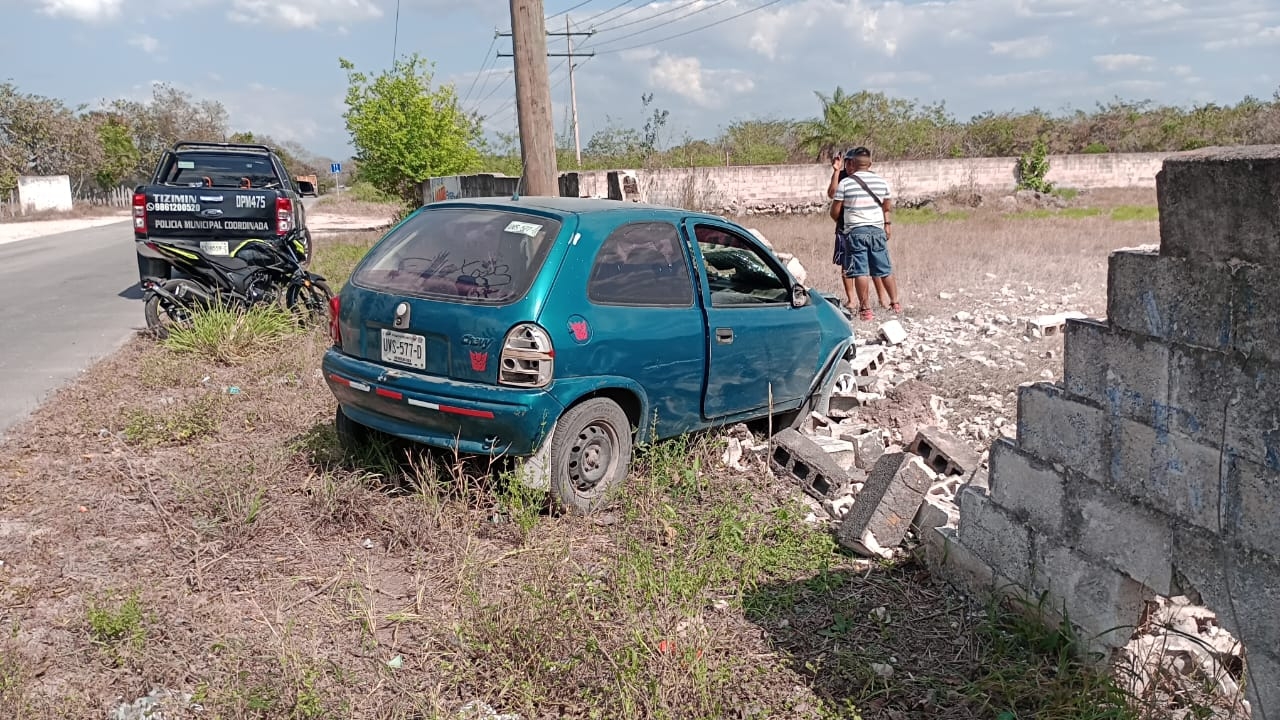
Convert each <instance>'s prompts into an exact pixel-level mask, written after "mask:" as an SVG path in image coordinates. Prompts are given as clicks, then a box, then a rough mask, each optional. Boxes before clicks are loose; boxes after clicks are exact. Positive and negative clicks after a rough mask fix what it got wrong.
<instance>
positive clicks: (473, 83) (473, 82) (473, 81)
mask: <svg viewBox="0 0 1280 720" xmlns="http://www.w3.org/2000/svg"><path fill="white" fill-rule="evenodd" d="M496 44H498V34H497V33H494V34H493V40H490V41H489V49H488V50H485V51H484V62H482V63H480V71H479V72H477V73H476V74H475V76H474V77H472V78H471V86H470V87H468V88H467V94H466V95H464V96H463V97H462V102H464V103H465V102H466V101H467V99H468V98H470V97H471V91H472V90H474V89H475V87H476V81H477V80H479V79H480V76H481V75H483V74H484V70H485V67H486V66H487V65H488V64H489V60H490V53H492V52H493V46H494V45H496ZM492 59H493V60H497V59H498V56H497V55H496V54H494V55H493V56H492ZM480 92H484V91H483V90H481V91H480Z"/></svg>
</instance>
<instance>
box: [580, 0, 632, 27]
mask: <svg viewBox="0 0 1280 720" xmlns="http://www.w3.org/2000/svg"><path fill="white" fill-rule="evenodd" d="M635 1H636V0H622V2H620V3H618V4H617V5H614V6H613V7H611V8H609V9H608V10H605V11H604V12H598V13H596V14H595V15H592V16H591V17H589V18H587V19H586V20H582V21H580V22H576V23H574V24H575V25H586V24H587V23H589V22H592V21H593V20H595V19H596V18H598V17H600V16H601V15H608V14H609V13H611V12H613V11H614V10H617V9H619V8H621V7H622V6H624V5H630V4H631V3H633V2H635ZM642 7H644V4H641V5H637V6H635V7H633V8H631V9H630V10H628V11H627V12H624V13H622V15H619V16H617V17H614V18H610V22H612V21H613V20H617V19H618V18H620V17H622V16H623V15H627V14H628V13H633V12H635V11H637V10H639V9H640V8H642Z"/></svg>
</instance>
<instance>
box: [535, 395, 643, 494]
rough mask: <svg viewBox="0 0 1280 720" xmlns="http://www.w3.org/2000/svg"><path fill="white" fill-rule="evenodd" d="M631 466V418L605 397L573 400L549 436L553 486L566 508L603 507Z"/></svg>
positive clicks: (553, 490) (554, 491) (552, 489)
mask: <svg viewBox="0 0 1280 720" xmlns="http://www.w3.org/2000/svg"><path fill="white" fill-rule="evenodd" d="M630 467H631V421H630V420H629V419H628V418H627V414H626V413H625V412H623V410H622V408H620V407H618V404H617V403H615V402H614V401H612V400H609V399H608V398H592V399H590V400H587V401H586V402H584V403H582V404H580V405H575V406H574V407H572V408H570V409H569V411H568V412H566V413H565V414H564V416H563V417H561V418H560V421H559V422H558V423H556V429H555V434H554V435H553V436H552V439H551V491H552V493H553V494H554V495H555V498H556V501H557V502H558V503H559V504H560V506H561V507H563V508H564V509H566V510H568V511H570V512H574V513H578V514H582V515H586V514H589V513H592V512H595V511H596V510H598V509H600V508H601V507H603V506H604V505H605V504H606V503H608V502H609V500H610V499H612V497H613V494H614V493H615V492H616V491H617V489H618V488H619V487H620V486H621V485H622V481H623V480H624V479H626V477H627V472H628V471H629V470H630Z"/></svg>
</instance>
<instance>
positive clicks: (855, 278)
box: [831, 147, 902, 321]
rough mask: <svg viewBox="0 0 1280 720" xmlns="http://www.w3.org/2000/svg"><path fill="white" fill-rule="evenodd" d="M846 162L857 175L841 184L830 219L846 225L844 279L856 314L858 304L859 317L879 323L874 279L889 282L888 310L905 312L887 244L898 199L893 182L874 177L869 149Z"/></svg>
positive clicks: (842, 253)
mask: <svg viewBox="0 0 1280 720" xmlns="http://www.w3.org/2000/svg"><path fill="white" fill-rule="evenodd" d="M845 157H846V158H852V160H853V168H854V171H853V173H852V174H851V175H850V176H849V177H846V178H845V179H844V180H841V181H840V185H839V187H837V188H836V192H835V195H834V196H833V197H832V200H831V219H832V220H840V219H843V220H844V234H843V235H841V236H840V252H839V255H840V256H841V260H842V263H841V265H842V269H843V271H844V272H843V274H844V278H843V280H844V292H845V296H846V297H847V298H848V303H849V306H850V309H852V305H853V298H854V296H855V294H856V296H857V298H858V317H859V318H861V319H862V320H866V321H870V320H874V319H875V313H874V312H873V311H872V310H871V302H870V300H871V298H870V295H871V278H872V277H878V278H883V279H884V286H885V289H886V290H887V291H888V292H889V307H890V308H891V309H892V310H893V311H894V312H895V313H900V312H902V304H901V303H899V302H898V282H897V280H895V279H894V277H893V275H892V269H893V268H892V266H891V264H890V263H889V249H888V241H889V236H890V233H891V228H892V225H893V222H892V221H891V220H890V219H889V213H890V212H891V211H892V210H893V200H892V197H893V193H892V190H891V189H890V187H889V182H888V181H887V180H885V179H884V178H882V177H880V176H879V175H877V174H875V173H873V172H871V151H870V150H868V149H867V148H865V147H856V148H854V149H852V150H850V151H849V152H848V153H847V154H846V155H845Z"/></svg>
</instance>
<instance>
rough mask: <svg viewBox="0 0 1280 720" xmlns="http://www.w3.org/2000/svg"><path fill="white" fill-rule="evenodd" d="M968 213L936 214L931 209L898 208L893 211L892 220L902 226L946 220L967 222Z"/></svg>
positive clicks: (950, 211)
mask: <svg viewBox="0 0 1280 720" xmlns="http://www.w3.org/2000/svg"><path fill="white" fill-rule="evenodd" d="M968 218H969V212H968V211H966V210H947V211H946V212H938V211H937V210H936V209H934V208H931V207H923V208H898V209H896V210H894V211H893V220H894V221H895V222H900V223H902V224H904V225H924V224H926V223H934V222H942V221H948V220H967V219H968Z"/></svg>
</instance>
